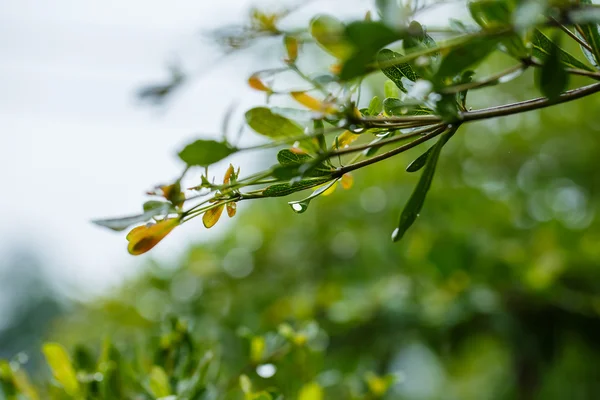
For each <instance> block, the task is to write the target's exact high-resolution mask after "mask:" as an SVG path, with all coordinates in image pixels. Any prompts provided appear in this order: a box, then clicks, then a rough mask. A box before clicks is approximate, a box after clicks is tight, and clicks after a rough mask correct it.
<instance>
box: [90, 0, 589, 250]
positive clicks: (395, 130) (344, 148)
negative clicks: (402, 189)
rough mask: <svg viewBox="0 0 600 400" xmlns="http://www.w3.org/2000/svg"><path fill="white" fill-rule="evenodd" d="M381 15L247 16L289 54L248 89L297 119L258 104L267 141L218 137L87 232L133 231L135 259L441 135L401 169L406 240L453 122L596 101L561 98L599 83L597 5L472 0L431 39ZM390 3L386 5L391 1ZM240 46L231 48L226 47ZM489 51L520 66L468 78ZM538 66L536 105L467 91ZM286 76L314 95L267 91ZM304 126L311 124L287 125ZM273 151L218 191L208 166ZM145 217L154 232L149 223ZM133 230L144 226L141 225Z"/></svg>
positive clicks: (254, 118)
mask: <svg viewBox="0 0 600 400" xmlns="http://www.w3.org/2000/svg"><path fill="white" fill-rule="evenodd" d="M376 3H377V5H378V7H379V13H378V16H377V18H374V17H373V16H372V15H371V14H370V13H367V15H366V17H365V19H364V20H359V21H352V22H349V23H344V22H342V21H339V20H338V19H336V18H335V17H333V16H327V15H317V16H315V17H314V18H313V19H312V20H311V22H310V25H309V27H308V29H306V30H295V31H285V30H283V29H281V28H280V27H279V24H280V22H281V19H282V18H284V17H285V15H286V14H285V13H280V14H266V13H260V12H258V11H256V10H255V11H253V14H252V23H251V24H250V27H248V28H247V30H249V31H246V33H247V34H248V35H249V36H248V37H252V38H258V37H261V36H280V37H281V38H282V44H283V48H284V49H285V57H284V58H283V60H282V66H281V67H280V68H276V69H270V70H263V71H259V72H256V73H254V74H252V75H251V76H250V78H249V79H248V84H249V85H250V87H252V88H253V89H255V90H258V91H261V92H264V93H265V94H266V96H267V99H270V98H273V97H275V96H285V97H289V98H291V99H293V100H294V101H295V102H296V103H298V104H299V105H300V106H302V109H289V108H280V107H256V108H252V109H250V110H248V111H246V113H245V122H246V124H247V126H248V127H250V128H251V129H252V130H253V131H254V132H256V133H257V134H259V135H262V136H264V137H266V138H268V139H269V142H268V143H265V144H263V145H259V146H253V147H247V148H243V147H238V146H236V145H235V144H233V143H231V142H229V141H227V140H223V141H215V140H204V139H199V140H197V141H195V142H193V143H190V144H189V145H187V146H186V147H185V148H183V149H182V150H181V151H180V152H179V158H180V159H181V160H182V161H183V162H184V163H185V165H186V166H185V169H184V171H183V173H182V174H181V176H180V177H179V178H178V179H177V180H176V181H175V182H173V183H171V184H168V185H160V186H158V187H156V188H155V189H154V190H153V191H151V192H149V193H148V195H150V196H152V197H153V199H152V200H149V201H147V202H146V203H144V205H143V213H141V214H139V215H135V216H131V217H126V218H115V219H103V220H97V221H94V222H95V223H97V224H99V225H102V226H105V227H108V228H110V229H113V230H116V231H122V230H125V229H127V228H130V227H131V226H135V225H139V226H137V227H134V228H133V230H131V231H130V232H129V234H128V235H127V240H128V242H129V245H128V250H129V252H130V253H131V254H134V255H137V254H142V253H144V252H146V251H148V250H150V249H151V248H152V247H154V246H155V245H156V244H157V243H158V242H160V241H161V240H162V239H163V238H164V237H165V236H166V235H167V234H168V233H169V232H171V231H172V230H173V229H174V228H175V227H177V226H178V225H180V224H182V223H186V222H188V221H190V220H192V219H194V218H196V217H199V216H202V221H203V224H204V226H205V227H207V228H210V227H212V226H214V225H215V224H216V223H217V221H218V220H219V218H220V217H221V215H222V213H223V211H224V210H226V211H227V214H228V215H229V217H233V216H234V215H235V213H236V207H237V204H238V203H240V202H241V201H244V200H255V199H263V198H270V197H283V196H288V195H292V194H295V193H297V192H301V191H305V190H308V189H313V190H314V191H313V192H312V193H311V194H310V195H309V196H307V197H305V198H303V199H301V200H295V201H290V202H289V203H288V204H289V205H290V206H291V208H292V210H293V211H294V212H297V213H302V212H305V211H306V210H307V209H308V206H309V204H310V202H311V201H313V200H315V199H316V198H318V197H319V196H322V195H327V194H329V193H331V192H332V191H333V190H335V188H336V186H337V185H338V183H339V184H340V185H341V186H342V187H343V188H345V189H348V188H350V187H351V186H352V181H353V177H352V175H351V172H353V171H355V170H358V169H361V168H365V167H368V166H370V165H372V164H376V163H379V162H381V161H383V160H386V159H388V158H392V157H394V156H396V155H398V154H401V153H403V152H405V151H407V150H409V149H411V148H413V147H416V146H418V145H420V144H422V143H424V142H429V141H431V140H433V139H435V138H436V137H438V140H437V142H436V143H435V144H433V145H432V146H430V147H429V149H427V150H426V151H425V152H424V153H423V154H422V155H421V156H419V157H418V158H417V159H416V160H414V161H413V162H412V163H411V164H410V165H409V166H408V167H407V168H406V170H407V171H408V172H411V173H412V172H417V171H420V170H422V171H423V172H422V173H421V178H420V180H419V182H418V183H417V185H416V187H415V189H414V192H413V194H412V195H411V196H410V198H409V200H408V202H407V203H406V206H405V208H404V210H403V211H402V213H401V215H400V219H399V222H398V226H397V227H396V228H395V230H394V231H393V234H392V239H393V240H394V241H396V240H399V239H400V238H402V237H403V236H404V234H405V233H406V231H407V230H408V229H409V228H410V226H411V225H412V224H413V223H414V222H415V220H416V218H417V216H418V215H419V212H420V211H421V209H422V207H423V204H424V201H425V198H426V195H427V192H428V190H429V188H430V186H431V183H432V181H433V177H434V174H435V169H436V164H437V161H438V159H439V157H440V155H441V152H442V149H443V146H444V145H445V144H446V143H447V142H448V141H449V140H450V139H451V138H452V137H453V135H455V134H456V132H457V131H458V130H459V128H460V127H461V125H463V124H466V123H470V122H472V121H478V120H483V119H489V118H497V117H504V116H510V115H513V114H518V113H524V112H530V111H533V110H537V109H541V108H544V107H549V106H553V105H558V104H561V103H565V102H569V101H574V100H576V99H580V98H582V97H585V96H589V95H592V94H594V93H597V92H599V91H600V83H590V84H588V85H586V86H582V87H578V88H573V89H571V90H567V89H568V87H569V81H570V78H571V76H574V75H576V76H581V77H584V78H586V79H590V80H592V81H598V80H600V25H599V24H598V22H599V21H600V12H599V11H600V9H599V8H598V7H597V6H595V5H594V4H592V3H591V1H589V0H585V1H583V0H582V1H571V2H544V1H533V0H530V1H521V2H517V1H515V0H479V1H471V2H469V3H468V8H469V11H470V14H471V17H472V18H473V20H474V21H475V22H476V24H477V25H476V26H468V25H466V24H465V23H463V22H461V21H451V22H450V24H449V27H448V28H446V29H441V30H439V31H440V32H438V35H439V36H440V37H439V38H437V40H434V38H433V37H432V36H431V35H430V32H428V30H427V28H426V27H424V26H422V25H421V24H420V23H419V22H417V21H416V20H414V15H415V14H416V13H417V11H419V10H420V9H421V8H419V7H418V5H414V7H413V8H412V9H406V10H405V11H407V12H409V11H410V12H412V14H411V13H408V14H406V15H407V18H406V21H405V22H403V23H402V24H401V25H398V24H395V25H390V24H389V23H388V20H389V18H386V12H389V10H390V8H389V6H390V4H392V3H393V2H386V1H377V2H376ZM388 3H389V4H388ZM564 36H566V39H567V40H574V41H575V43H577V44H578V45H579V46H580V47H581V50H582V52H583V55H584V56H585V60H586V61H585V62H584V61H581V60H580V59H578V58H577V57H575V56H573V55H571V54H569V53H568V52H567V51H566V50H565V48H564V47H563V46H562V40H563V39H565V38H564ZM226 42H228V43H229V42H231V43H234V44H236V46H237V45H238V44H239V43H238V42H237V41H235V40H233V39H232V40H231V41H226ZM312 44H316V45H318V46H319V47H320V48H321V49H322V50H323V51H324V52H326V53H328V54H329V55H331V56H333V57H334V58H335V60H336V62H335V63H334V64H333V65H331V67H330V68H329V71H324V72H323V73H322V74H321V75H318V76H311V75H309V74H307V73H305V72H304V71H303V70H302V69H301V68H300V66H299V64H298V60H299V58H300V57H301V53H302V52H301V49H302V47H303V46H309V45H312ZM495 52H502V53H505V54H506V55H508V56H510V57H511V58H512V59H514V60H515V63H514V65H513V66H511V67H509V68H507V69H505V70H503V71H499V72H496V73H493V74H491V75H489V76H483V77H479V76H478V77H477V79H474V77H475V76H477V75H478V74H477V68H478V66H479V64H481V63H482V62H483V61H484V60H486V59H487V58H488V57H489V56H490V55H491V54H493V53H495ZM527 69H534V70H535V74H534V77H535V81H536V85H537V86H538V87H539V89H540V91H541V94H542V95H543V97H540V98H537V99H532V100H527V101H523V102H518V103H511V104H504V105H501V106H496V107H490V108H484V109H478V110H472V109H471V107H468V106H467V93H468V92H469V91H473V90H479V89H483V88H488V87H491V86H496V85H501V84H504V83H506V82H509V81H511V80H513V79H517V78H519V77H521V76H522V74H523V72H524V71H525V70H527ZM284 72H288V73H289V72H292V73H294V74H296V75H297V76H298V77H299V78H301V79H302V80H303V81H304V82H306V84H307V85H309V86H310V87H309V88H308V89H306V90H302V91H298V90H291V89H290V90H281V89H277V90H275V89H274V81H275V80H277V79H278V77H279V75H280V74H281V73H284ZM373 73H379V74H383V75H385V77H387V81H386V82H385V85H384V94H385V98H384V99H383V100H380V98H379V97H377V96H375V97H373V98H372V99H371V101H370V102H369V104H368V105H367V106H365V107H361V104H360V101H359V96H360V89H361V86H362V84H363V79H364V78H365V77H366V76H367V75H369V74H373ZM298 115H302V116H307V117H308V118H305V119H308V120H312V123H311V124H310V126H303V125H302V124H300V123H299V122H298V121H296V120H295V119H298V118H297V116H298ZM277 147H279V148H281V147H285V148H283V149H281V150H279V152H278V154H277V163H275V165H274V166H273V167H271V168H269V169H267V170H265V171H263V172H260V173H257V174H254V175H251V176H246V177H242V176H241V175H240V168H239V167H238V168H237V169H236V168H234V166H233V165H230V166H229V168H228V169H227V171H226V173H225V176H224V177H223V180H222V182H223V183H222V184H220V183H219V184H216V183H214V179H213V178H211V176H210V175H209V167H210V166H211V165H213V164H215V163H217V162H220V161H223V160H224V159H226V158H227V157H229V156H231V155H232V154H234V153H239V152H243V151H250V150H252V151H256V150H266V149H270V148H277ZM197 169H200V170H201V171H203V174H202V175H201V177H200V182H198V184H196V185H194V186H191V187H188V188H184V187H182V181H183V179H184V178H185V177H186V175H187V174H188V173H189V172H190V171H194V170H197ZM149 221H150V222H149ZM140 224H141V225H140Z"/></svg>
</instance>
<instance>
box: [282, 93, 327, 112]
mask: <svg viewBox="0 0 600 400" xmlns="http://www.w3.org/2000/svg"><path fill="white" fill-rule="evenodd" d="M290 96H292V98H293V99H294V100H296V101H297V102H298V103H300V104H302V105H303V106H304V107H306V108H308V109H310V110H313V111H317V112H321V113H327V114H333V113H335V112H336V111H337V108H336V107H335V106H334V105H333V104H329V103H326V102H323V101H321V100H319V99H316V98H314V97H312V96H310V95H308V94H306V92H291V93H290Z"/></svg>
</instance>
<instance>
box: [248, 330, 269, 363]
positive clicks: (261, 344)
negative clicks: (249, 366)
mask: <svg viewBox="0 0 600 400" xmlns="http://www.w3.org/2000/svg"><path fill="white" fill-rule="evenodd" d="M265 349H266V344H265V338H264V337H262V336H253V337H252V339H250V360H251V361H252V362H253V363H258V362H259V361H260V360H262V358H263V355H264V354H265Z"/></svg>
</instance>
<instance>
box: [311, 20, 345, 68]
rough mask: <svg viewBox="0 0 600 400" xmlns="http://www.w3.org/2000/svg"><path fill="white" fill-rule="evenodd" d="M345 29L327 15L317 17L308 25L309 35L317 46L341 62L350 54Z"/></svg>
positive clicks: (340, 23) (339, 22) (341, 24)
mask: <svg viewBox="0 0 600 400" xmlns="http://www.w3.org/2000/svg"><path fill="white" fill-rule="evenodd" d="M345 29H346V27H345V26H344V24H343V23H342V22H341V21H339V20H338V19H336V18H334V17H331V16H329V15H317V16H316V17H315V18H313V19H312V21H311V23H310V34H311V36H312V37H313V38H314V39H315V41H316V42H317V44H319V46H321V47H322V48H323V49H324V50H325V51H327V52H328V53H329V54H331V55H333V56H334V57H336V58H338V59H342V60H343V59H346V58H347V57H348V56H349V55H350V54H351V53H352V47H351V45H350V44H349V43H348V41H347V40H346V37H345V34H344V31H345Z"/></svg>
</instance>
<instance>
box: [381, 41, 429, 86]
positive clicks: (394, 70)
mask: <svg viewBox="0 0 600 400" xmlns="http://www.w3.org/2000/svg"><path fill="white" fill-rule="evenodd" d="M400 57H402V55H401V54H398V53H396V52H394V51H392V50H389V49H383V50H381V51H380V52H379V53H378V54H377V63H378V65H379V68H380V69H381V72H383V74H384V75H385V76H387V77H388V78H389V79H390V80H391V81H392V82H394V83H395V84H396V86H397V87H398V88H399V89H400V90H402V91H403V92H404V93H406V92H407V90H406V88H405V87H404V84H403V83H402V78H406V79H409V80H411V81H413V82H415V81H416V80H417V79H418V78H419V77H418V76H417V74H416V73H415V71H414V70H413V69H412V67H411V66H410V65H409V64H408V63H401V64H395V63H394V60H396V59H399V58H400Z"/></svg>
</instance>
